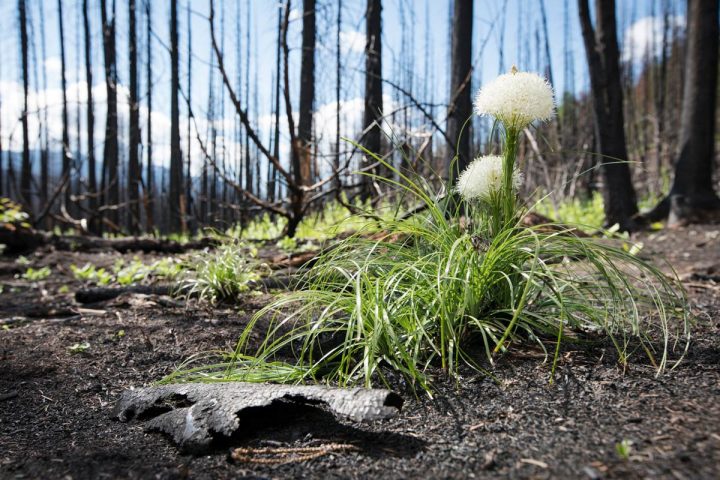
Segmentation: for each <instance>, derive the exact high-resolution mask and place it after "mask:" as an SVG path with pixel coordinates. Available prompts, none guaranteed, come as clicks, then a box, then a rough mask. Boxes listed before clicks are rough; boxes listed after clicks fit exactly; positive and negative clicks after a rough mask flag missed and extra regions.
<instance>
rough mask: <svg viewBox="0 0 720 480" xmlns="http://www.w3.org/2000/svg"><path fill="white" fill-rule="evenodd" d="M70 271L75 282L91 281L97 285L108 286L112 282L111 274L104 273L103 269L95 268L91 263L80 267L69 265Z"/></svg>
mask: <svg viewBox="0 0 720 480" xmlns="http://www.w3.org/2000/svg"><path fill="white" fill-rule="evenodd" d="M70 270H71V271H72V273H73V275H74V276H75V278H76V279H77V280H83V281H91V282H95V283H97V284H98V285H109V284H110V282H112V280H113V277H112V274H110V273H108V272H107V271H105V269H104V268H96V267H95V265H93V264H92V263H86V264H85V265H84V266H82V267H78V266H77V265H74V264H73V265H70Z"/></svg>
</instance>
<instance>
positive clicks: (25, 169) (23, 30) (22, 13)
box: [8, 0, 33, 212]
mask: <svg viewBox="0 0 720 480" xmlns="http://www.w3.org/2000/svg"><path fill="white" fill-rule="evenodd" d="M26 8H27V6H26V4H25V0H18V14H19V17H20V18H19V20H20V51H21V55H22V79H23V111H22V117H21V119H20V121H21V123H22V136H23V152H22V163H21V166H20V197H21V198H22V201H23V204H24V206H25V209H26V210H27V211H28V212H32V211H33V203H32V191H31V188H30V185H31V183H32V166H31V164H30V135H29V132H28V96H29V90H30V76H29V74H28V33H27V9H26ZM8 163H11V162H8ZM8 191H9V189H8Z"/></svg>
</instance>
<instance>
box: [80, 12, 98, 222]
mask: <svg viewBox="0 0 720 480" xmlns="http://www.w3.org/2000/svg"><path fill="white" fill-rule="evenodd" d="M83 30H84V33H85V83H87V86H88V88H87V107H86V108H87V110H86V113H87V161H88V167H87V168H88V185H87V192H88V208H89V210H90V216H91V217H90V221H89V222H88V229H89V231H90V233H94V234H98V233H99V232H100V227H99V225H98V222H97V218H96V217H95V215H96V214H97V208H98V201H97V178H96V175H97V166H96V165H95V105H94V103H93V92H92V84H93V75H92V55H91V47H92V44H91V40H90V11H89V8H88V0H83Z"/></svg>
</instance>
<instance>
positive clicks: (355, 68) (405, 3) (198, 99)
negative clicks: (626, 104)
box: [0, 0, 685, 156]
mask: <svg viewBox="0 0 720 480" xmlns="http://www.w3.org/2000/svg"><path fill="white" fill-rule="evenodd" d="M27 1H28V6H29V15H30V20H31V21H32V22H33V25H32V27H31V30H30V35H31V39H33V38H34V39H35V42H36V55H37V57H38V59H39V61H40V65H45V68H46V72H47V77H48V89H47V91H45V92H40V93H38V94H36V96H35V97H34V99H33V100H32V101H31V106H32V105H33V104H34V105H36V106H40V107H41V106H42V105H45V104H47V106H48V109H49V112H50V113H49V118H50V122H49V123H50V125H51V141H53V142H57V140H58V138H59V132H60V125H59V116H58V115H59V112H60V108H59V105H60V102H59V98H60V97H59V87H60V74H59V71H60V69H59V55H60V52H59V42H58V16H57V2H55V1H50V2H44V3H43V7H44V9H45V23H46V25H45V36H46V46H47V51H46V55H45V58H44V59H42V58H41V56H42V55H41V49H40V27H39V15H40V10H39V9H40V5H41V2H42V0H27ZM187 1H188V0H185V1H181V2H180V22H181V30H180V31H181V61H182V66H181V70H182V77H181V78H182V83H183V86H184V85H185V83H186V79H185V75H186V67H185V57H186V52H187V44H186V41H187V37H186V25H187V16H186V15H187V14H186V6H187V5H188V3H187ZM189 1H190V3H189V5H190V8H191V10H192V13H191V20H190V21H191V27H192V49H193V65H192V72H193V77H192V79H193V88H192V96H193V109H194V111H195V113H196V115H198V116H201V117H204V115H205V112H206V111H207V98H208V92H209V71H210V67H209V61H210V42H209V29H208V21H207V14H208V12H209V6H208V5H209V2H208V1H206V0H189ZM97 3H98V2H97V0H90V4H91V6H92V8H93V13H92V18H91V23H92V30H93V48H94V50H93V57H94V62H93V63H94V72H93V74H94V82H93V84H94V86H93V88H94V92H96V97H97V98H98V103H99V105H98V118H97V119H96V121H97V125H96V131H97V132H98V140H99V141H98V146H99V148H101V146H102V133H103V128H102V127H103V122H104V120H103V116H104V109H103V107H102V106H101V103H102V99H103V95H104V80H103V70H102V68H103V63H102V55H101V54H102V45H101V37H100V30H99V28H100V15H99V9H98V6H97ZM108 3H110V1H109V2H108ZM138 3H140V5H142V4H143V3H144V2H143V0H138ZM617 3H618V23H619V25H618V30H619V34H620V38H621V41H624V43H625V46H624V48H625V50H628V45H627V43H628V40H627V39H628V38H629V37H628V33H629V32H632V38H633V41H632V44H633V48H635V49H639V50H638V51H640V52H642V51H643V49H644V48H646V46H647V45H649V44H650V43H651V42H652V38H651V37H652V35H651V32H652V30H653V28H654V26H657V23H658V22H657V21H653V20H652V19H651V18H649V17H651V16H652V15H653V13H656V14H659V10H660V0H655V1H652V0H625V1H623V0H619V1H618V2H617ZM684 3H685V2H684V1H682V0H671V4H672V8H673V11H674V12H675V14H676V15H678V18H679V20H678V21H679V22H680V21H681V16H682V14H683V11H684ZM81 4H82V2H81V0H65V1H64V15H63V16H64V28H65V35H66V49H67V51H66V55H67V65H68V67H67V68H68V72H67V77H68V83H69V84H70V91H69V99H70V101H71V102H75V101H76V99H77V98H79V99H80V102H84V97H85V93H84V88H85V86H84V75H85V73H84V66H82V64H84V57H82V55H83V51H82V41H83V37H82V35H83V32H82V29H81V26H82V24H81V23H80V21H81V17H80V7H81ZM223 4H224V5H223ZM301 4H302V1H301V0H294V1H293V3H292V5H293V8H294V9H296V10H295V11H294V12H293V14H292V15H291V18H293V21H292V24H291V30H290V34H289V44H290V46H291V48H292V51H291V60H292V61H291V72H290V76H291V82H292V90H291V91H292V98H293V99H296V98H297V91H298V88H299V46H300V28H301V23H302V22H301V19H300V15H299V13H298V12H299V10H300V9H301ZM566 4H567V5H568V8H569V11H568V18H569V24H570V37H569V38H568V39H567V45H568V46H569V47H570V49H571V58H572V60H573V62H574V66H575V76H574V79H572V80H573V82H572V83H571V82H570V79H566V78H564V71H565V62H564V60H565V56H564V51H565V46H566V39H565V38H564V35H563V32H564V29H563V24H564V20H565V19H564V11H565V5H566ZM117 5H118V32H117V34H118V40H117V42H118V44H117V48H118V61H119V73H120V83H121V89H120V102H121V107H122V103H123V102H124V101H125V98H126V95H127V90H126V89H125V88H124V85H127V59H128V54H127V39H128V32H127V4H126V2H124V1H122V0H118V2H117ZM215 5H216V9H217V10H218V12H217V15H216V16H217V18H216V28H217V31H218V34H219V32H220V30H221V28H224V30H225V35H224V37H225V48H226V50H227V54H226V60H225V61H226V64H227V66H228V69H229V70H230V72H231V73H232V75H233V76H235V75H236V72H237V70H236V68H237V67H238V65H239V66H240V70H241V75H243V76H244V75H245V73H244V72H245V65H246V62H247V59H246V58H245V57H246V55H245V46H246V35H247V33H248V31H247V25H246V17H245V14H246V12H247V10H248V9H249V10H250V12H251V19H250V20H251V22H250V31H249V37H250V48H251V58H250V72H249V73H250V89H251V91H253V90H254V86H255V84H257V86H258V95H257V99H258V103H257V106H255V105H253V104H252V103H251V104H250V112H251V113H252V114H253V117H254V118H255V120H256V121H257V122H258V123H259V126H260V129H261V130H263V131H265V130H266V126H267V125H269V124H270V123H271V121H272V119H271V117H270V113H271V111H270V101H271V95H272V84H273V72H274V63H275V42H276V28H277V6H278V3H277V2H276V1H274V0H238V1H236V0H215ZM238 6H239V8H240V10H241V15H240V29H241V32H240V33H241V35H242V38H240V46H241V47H240V51H239V52H238V51H237V49H236V48H235V45H236V41H237V39H236V18H237V15H236V8H238ZM221 7H223V8H224V15H223V14H222V12H221ZM545 7H546V11H547V18H548V30H549V37H550V38H549V41H550V47H551V53H552V68H553V74H554V80H555V89H556V91H562V90H563V89H564V88H565V86H566V85H571V84H574V88H575V90H576V91H581V90H584V89H586V88H587V83H588V80H587V78H586V68H585V52H584V49H583V44H582V39H581V37H580V29H579V24H578V20H577V11H576V1H575V0H545ZM336 8H337V2H336V1H334V0H318V9H319V12H318V34H319V42H318V50H317V57H316V65H317V71H316V79H317V90H316V91H317V97H316V109H317V110H318V115H317V117H316V123H317V124H318V129H319V130H320V129H322V128H325V127H326V128H325V130H323V132H319V135H325V136H326V137H334V126H333V125H334V104H333V102H334V101H335V93H334V89H335V28H336V23H335V22H336V12H337V10H336ZM152 9H153V17H154V18H153V31H154V34H155V36H156V37H155V38H153V68H154V75H153V76H154V82H155V89H154V93H153V95H154V98H153V101H154V108H153V110H154V113H155V117H154V118H155V122H157V123H156V124H155V125H154V129H155V131H156V132H157V138H156V142H157V146H156V151H157V152H158V155H159V156H163V154H164V153H163V152H164V150H163V148H162V145H163V144H167V143H168V142H167V139H168V138H169V134H168V132H167V126H168V125H167V115H168V113H169V81H170V68H169V67H170V65H169V54H168V53H167V51H166V50H165V48H164V46H163V45H162V43H161V42H165V43H166V44H167V39H168V20H169V2H168V1H158V0H154V1H152ZM364 9H365V1H364V0H344V1H343V12H342V17H343V28H342V34H341V35H342V37H341V38H342V45H343V46H342V53H343V75H342V83H343V90H342V92H343V93H342V96H343V100H344V104H343V109H342V113H343V124H344V127H343V132H342V133H343V134H345V135H349V136H352V134H353V129H354V128H355V127H356V126H357V125H356V124H357V123H358V121H359V118H360V115H361V109H362V102H361V97H362V92H363V76H362V69H363V68H364V58H363V54H362V49H363V46H364V29H365V26H364V20H363V15H364ZM448 16H449V2H448V0H384V1H383V29H384V30H383V68H384V75H385V76H386V77H391V78H393V80H394V81H399V78H398V76H399V75H400V74H399V73H398V68H399V67H398V65H399V64H400V63H403V64H404V65H406V66H407V65H411V66H412V74H410V73H408V74H406V77H405V78H406V83H407V78H410V77H409V75H412V77H411V78H412V83H413V93H414V94H415V96H417V97H418V98H420V99H421V100H423V98H422V97H423V96H424V95H423V94H424V90H425V87H426V86H427V89H428V93H427V95H428V97H429V98H424V100H425V101H427V102H430V101H433V102H434V103H437V104H442V103H445V102H446V101H447V97H448V86H447V79H448V67H449V63H448V59H449V49H450V45H449V41H448V40H449V33H448ZM540 18H541V16H540V3H539V1H536V0H476V2H475V12H474V36H475V40H474V44H475V51H474V60H475V77H474V82H473V89H477V88H479V86H480V84H481V83H482V82H483V81H484V80H487V79H490V78H492V77H494V76H496V75H497V74H498V73H499V71H500V67H501V65H500V56H499V51H500V48H499V45H500V40H501V31H502V23H503V22H505V33H504V41H503V50H504V60H503V63H504V65H503V67H504V69H508V68H509V67H510V66H511V65H512V64H516V65H517V66H518V67H519V68H520V69H521V70H536V71H537V70H538V69H541V68H543V67H544V64H545V61H544V51H543V50H542V48H541V47H542V45H538V43H537V41H536V36H535V32H536V30H537V29H538V28H539V26H540ZM221 19H223V20H222V21H221ZM643 22H645V23H643ZM221 23H223V25H221ZM680 23H681V22H680ZM403 24H405V25H406V30H405V31H406V35H407V41H406V44H407V48H406V49H405V50H402V49H401V47H402V30H403V29H402V28H401V27H402V25H403ZM0 27H1V28H2V29H3V30H4V31H5V32H7V34H6V35H3V36H1V37H0V85H1V86H2V88H1V89H0V101H2V109H3V115H2V136H3V144H4V145H8V140H9V137H10V136H11V135H13V139H14V140H15V142H13V143H11V146H12V147H13V148H17V140H18V138H19V134H18V132H17V129H18V128H19V127H18V125H19V124H18V111H17V109H18V107H19V105H20V101H21V99H20V98H19V95H20V93H21V90H20V84H19V82H20V76H19V74H18V72H19V60H18V59H19V45H18V22H17V2H16V1H15V0H2V1H0ZM139 28H140V29H141V31H140V32H139V39H140V41H141V44H143V45H144V41H145V40H144V30H143V29H144V19H143V18H142V15H140V19H139ZM426 33H427V35H426ZM426 40H427V41H426ZM481 44H484V48H483V49H482V52H480V48H479V47H480V45H481ZM646 44H647V45H646ZM141 49H142V50H141V62H143V61H144V55H145V53H144V50H145V47H144V46H142V45H141ZM78 53H79V54H80V55H81V57H80V60H81V67H80V70H79V74H80V78H77V73H78V70H77V68H78V67H77V58H78ZM538 55H540V60H538ZM141 69H142V67H141ZM141 72H142V80H141V90H142V93H143V103H144V88H145V87H144V84H145V78H144V71H143V70H141ZM31 74H33V75H34V73H32V72H31ZM426 77H427V80H426ZM33 81H34V80H33ZM217 81H218V80H217V77H216V82H217ZM183 88H185V87H183ZM393 93H394V92H393V91H392V89H391V88H390V87H388V86H385V94H386V95H387V96H388V98H389V99H392V97H393ZM251 97H253V98H254V97H255V95H254V93H251ZM400 100H401V101H402V99H400ZM72 108H74V107H72ZM218 108H219V107H218ZM181 110H182V109H181ZM123 111H124V109H123V108H121V127H123V118H124V117H123V116H122V115H123ZM255 111H257V114H255ZM74 115H75V113H74V110H72V109H71V121H72V122H74ZM83 115H84V114H83ZM219 116H220V115H219V112H218V113H217V117H218V120H217V125H218V126H219V128H220V130H222V128H223V127H224V128H225V129H226V130H227V135H228V138H227V139H226V141H227V143H228V144H230V142H231V139H230V135H231V132H232V128H233V124H234V121H233V119H232V112H231V106H230V104H229V102H226V105H225V112H224V117H225V120H224V121H223V120H220V119H219ZM331 119H333V120H332V121H330V120H331ZM143 121H144V120H143ZM326 123H327V124H328V125H327V126H325V124H326ZM124 126H125V127H126V124H124ZM84 128H85V127H84V118H81V132H82V131H83V130H84ZM205 128H206V125H205V124H204V123H203V124H202V125H201V127H200V130H201V133H202V134H203V135H204V134H205V132H204V131H203V129H205ZM31 129H32V126H31ZM329 129H332V132H330V131H329ZM74 132H75V130H74V129H73V131H72V132H71V134H72V135H71V136H73V137H74ZM31 136H32V134H31ZM193 148H194V147H193ZM228 148H229V150H230V151H232V150H231V147H228Z"/></svg>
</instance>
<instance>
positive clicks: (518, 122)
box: [475, 67, 555, 128]
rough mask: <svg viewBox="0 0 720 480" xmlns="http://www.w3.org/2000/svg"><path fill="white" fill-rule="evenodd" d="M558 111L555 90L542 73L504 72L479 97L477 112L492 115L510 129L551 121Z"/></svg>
mask: <svg viewBox="0 0 720 480" xmlns="http://www.w3.org/2000/svg"><path fill="white" fill-rule="evenodd" d="M554 110H555V101H554V99H553V90H552V87H551V86H550V84H549V83H548V81H547V80H545V79H544V78H543V77H541V76H540V75H537V74H535V73H529V72H518V71H517V69H516V68H515V67H513V68H512V70H511V71H510V73H506V74H504V75H500V76H499V77H497V78H496V79H495V80H493V81H492V82H490V83H488V84H486V85H485V86H483V87H482V88H481V89H480V91H479V92H478V94H477V96H476V97H475V113H477V114H478V115H490V116H493V117H495V118H497V119H498V120H500V121H501V122H503V123H504V124H505V127H506V128H524V127H526V126H528V125H529V124H530V123H532V122H533V121H535V120H549V119H550V118H551V117H552V116H553V112H554Z"/></svg>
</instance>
